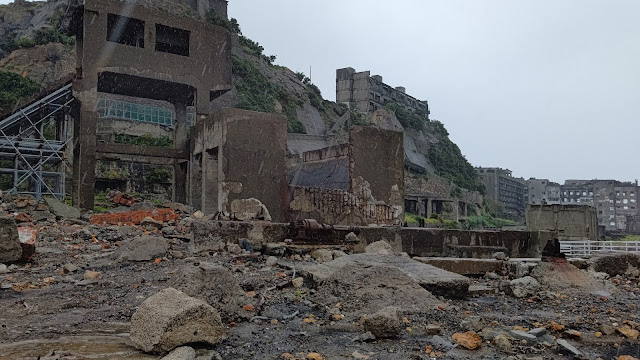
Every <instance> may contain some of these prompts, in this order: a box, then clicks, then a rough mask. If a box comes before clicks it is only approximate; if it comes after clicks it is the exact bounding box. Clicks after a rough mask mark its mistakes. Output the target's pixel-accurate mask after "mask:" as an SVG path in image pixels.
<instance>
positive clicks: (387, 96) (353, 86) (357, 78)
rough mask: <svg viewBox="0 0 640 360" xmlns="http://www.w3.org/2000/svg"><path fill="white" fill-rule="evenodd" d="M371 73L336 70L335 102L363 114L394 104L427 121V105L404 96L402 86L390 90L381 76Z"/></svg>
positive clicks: (411, 97) (347, 69)
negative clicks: (422, 115)
mask: <svg viewBox="0 0 640 360" xmlns="http://www.w3.org/2000/svg"><path fill="white" fill-rule="evenodd" d="M370 75H371V72H369V71H363V72H356V71H355V70H354V69H353V68H344V69H338V70H336V102H337V103H347V104H350V106H352V107H353V108H354V109H357V110H358V111H360V112H361V113H363V114H370V113H372V112H374V111H376V110H378V109H381V108H383V107H384V106H385V105H386V104H387V103H388V102H395V103H398V104H400V105H403V106H405V107H406V108H409V109H412V110H413V111H417V112H420V113H423V114H424V115H425V117H426V119H427V120H428V119H429V104H428V103H427V102H426V101H421V100H418V99H416V98H414V97H413V96H410V95H407V94H406V89H405V88H404V87H402V86H398V87H396V88H392V87H391V86H389V85H387V84H385V83H383V82H382V76H380V75H373V76H370Z"/></svg>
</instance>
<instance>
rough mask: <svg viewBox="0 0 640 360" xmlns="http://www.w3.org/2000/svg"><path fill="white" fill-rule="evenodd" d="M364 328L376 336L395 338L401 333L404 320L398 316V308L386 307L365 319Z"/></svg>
mask: <svg viewBox="0 0 640 360" xmlns="http://www.w3.org/2000/svg"><path fill="white" fill-rule="evenodd" d="M364 329H365V330H366V331H370V332H371V333H372V334H373V335H375V337H376V338H393V337H396V336H398V334H400V331H401V330H402V322H401V321H400V317H399V316H398V309H397V308H395V307H392V306H388V307H385V308H384V309H381V310H380V311H378V312H376V313H375V314H373V315H369V316H367V317H366V318H365V319H364Z"/></svg>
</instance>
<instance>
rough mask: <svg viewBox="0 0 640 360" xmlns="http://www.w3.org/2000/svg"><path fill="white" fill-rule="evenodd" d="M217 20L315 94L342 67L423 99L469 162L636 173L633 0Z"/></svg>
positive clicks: (402, 4) (251, 4) (591, 173)
mask: <svg viewBox="0 0 640 360" xmlns="http://www.w3.org/2000/svg"><path fill="white" fill-rule="evenodd" d="M7 2H8V1H7V0H0V3H7ZM229 15H230V16H231V17H235V18H237V19H238V21H239V23H240V25H241V27H242V31H243V33H244V34H245V35H246V36H248V37H249V38H251V39H253V40H255V41H258V42H259V43H260V44H262V45H263V46H264V47H265V49H266V50H265V52H266V53H267V54H270V55H271V54H273V55H277V57H278V59H277V61H276V63H278V64H281V65H284V66H287V67H289V68H291V69H292V70H294V71H303V72H305V73H306V74H309V67H311V70H312V73H311V78H312V80H313V82H314V83H315V84H317V85H318V86H319V87H320V89H321V90H322V93H323V95H324V97H325V98H327V99H330V100H335V70H336V69H337V68H342V67H347V66H350V67H353V68H355V69H356V70H357V71H364V70H371V72H372V75H373V74H380V75H382V76H383V78H384V82H386V83H387V84H389V85H392V86H400V85H402V86H405V87H406V88H407V92H408V93H409V94H411V95H413V96H415V97H417V98H419V99H423V100H428V101H429V105H430V108H431V117H432V118H434V119H438V120H441V121H442V122H443V123H444V124H445V125H446V127H447V129H448V130H449V133H450V134H451V138H452V140H453V141H454V142H456V143H457V144H458V146H460V148H461V150H462V153H463V154H465V155H466V156H467V159H469V161H470V162H471V163H472V164H473V165H474V166H499V167H503V168H509V169H511V170H513V171H514V175H515V176H522V177H525V178H529V177H538V178H549V179H551V180H554V181H563V180H565V179H570V178H586V179H591V178H600V179H603V178H615V179H619V180H629V181H633V180H634V179H636V178H640V173H639V171H638V166H637V163H638V160H637V158H638V156H639V155H640V143H639V140H638V133H639V132H640V121H638V118H639V116H640V21H638V19H640V1H638V0H562V1H558V0H446V1H436V0H395V1H381V0H349V1H345V0H322V1H319V0H318V1H300V0H276V1H263V0H230V1H229Z"/></svg>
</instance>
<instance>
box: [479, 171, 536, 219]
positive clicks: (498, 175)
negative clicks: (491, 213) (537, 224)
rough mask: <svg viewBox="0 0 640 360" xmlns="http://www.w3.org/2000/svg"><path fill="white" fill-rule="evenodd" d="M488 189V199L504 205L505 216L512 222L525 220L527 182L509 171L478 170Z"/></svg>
mask: <svg viewBox="0 0 640 360" xmlns="http://www.w3.org/2000/svg"><path fill="white" fill-rule="evenodd" d="M476 171H477V172H478V175H480V179H482V182H483V183H484V185H485V188H486V195H485V196H486V197H487V199H489V200H491V201H493V202H494V203H499V204H502V205H504V216H505V217H508V218H510V219H512V220H516V221H521V220H523V219H524V212H525V202H526V191H527V188H526V186H525V181H524V179H522V178H515V177H513V176H512V174H511V170H509V169H501V168H483V167H478V168H476Z"/></svg>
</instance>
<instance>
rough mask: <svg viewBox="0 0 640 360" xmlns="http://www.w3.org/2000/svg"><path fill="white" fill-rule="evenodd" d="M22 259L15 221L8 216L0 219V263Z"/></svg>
mask: <svg viewBox="0 0 640 360" xmlns="http://www.w3.org/2000/svg"><path fill="white" fill-rule="evenodd" d="M21 258H22V246H20V238H19V237H18V227H17V226H16V221H15V219H13V217H10V216H1V217H0V263H10V262H14V261H18V260H20V259H21Z"/></svg>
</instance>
